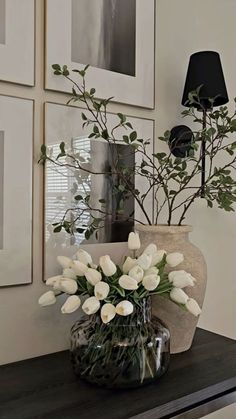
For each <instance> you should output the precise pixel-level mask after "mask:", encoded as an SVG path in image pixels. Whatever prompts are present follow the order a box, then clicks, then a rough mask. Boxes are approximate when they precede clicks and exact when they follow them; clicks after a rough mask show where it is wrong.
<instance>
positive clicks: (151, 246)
mask: <svg viewBox="0 0 236 419" xmlns="http://www.w3.org/2000/svg"><path fill="white" fill-rule="evenodd" d="M156 252H157V247H156V245H155V244H154V243H150V244H149V245H148V246H147V247H146V248H145V249H144V251H143V253H146V254H147V255H153V254H154V253H156Z"/></svg>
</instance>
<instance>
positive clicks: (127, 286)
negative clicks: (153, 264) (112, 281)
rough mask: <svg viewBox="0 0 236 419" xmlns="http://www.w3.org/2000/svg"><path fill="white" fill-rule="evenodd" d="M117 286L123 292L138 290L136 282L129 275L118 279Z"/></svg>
mask: <svg viewBox="0 0 236 419" xmlns="http://www.w3.org/2000/svg"><path fill="white" fill-rule="evenodd" d="M119 285H120V286H121V287H122V288H123V289H124V290H137V289H138V283H137V281H136V280H135V279H133V278H131V277H130V276H129V275H122V276H121V277H120V279H119Z"/></svg>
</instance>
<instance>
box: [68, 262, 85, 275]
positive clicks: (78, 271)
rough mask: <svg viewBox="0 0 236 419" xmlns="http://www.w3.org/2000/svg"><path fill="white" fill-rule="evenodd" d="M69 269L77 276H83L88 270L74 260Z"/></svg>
mask: <svg viewBox="0 0 236 419" xmlns="http://www.w3.org/2000/svg"><path fill="white" fill-rule="evenodd" d="M71 269H72V270H73V271H74V273H75V274H76V275H77V276H84V274H85V272H86V271H87V270H88V267H87V265H85V264H84V263H82V262H80V261H79V260H74V261H73V262H72V265H71Z"/></svg>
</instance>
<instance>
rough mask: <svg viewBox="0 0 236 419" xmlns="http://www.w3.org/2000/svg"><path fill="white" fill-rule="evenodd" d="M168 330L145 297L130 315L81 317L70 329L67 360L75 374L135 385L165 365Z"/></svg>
mask: <svg viewBox="0 0 236 419" xmlns="http://www.w3.org/2000/svg"><path fill="white" fill-rule="evenodd" d="M169 359H170V334H169V331H168V329H167V328H166V327H165V326H164V325H163V323H162V322H161V321H160V320H159V319H158V318H157V317H151V301H150V299H145V300H143V301H142V302H141V305H140V307H139V306H137V307H135V310H134V312H133V314H132V315H130V316H127V317H121V316H116V317H115V318H114V319H113V320H112V321H111V322H110V323H109V324H103V323H102V322H101V320H100V317H99V315H94V316H92V317H89V318H88V317H86V318H82V319H80V320H79V321H77V322H76V323H75V324H74V326H73V327H72V329H71V360H72V365H73V369H74V372H75V374H76V375H78V376H79V377H80V378H82V379H85V380H86V381H89V382H90V383H94V384H98V385H101V386H106V387H110V388H129V387H138V386H142V385H144V384H147V383H150V382H152V381H154V380H156V379H158V378H159V377H160V376H161V375H163V374H164V373H165V371H166V370H167V368H168V365H169Z"/></svg>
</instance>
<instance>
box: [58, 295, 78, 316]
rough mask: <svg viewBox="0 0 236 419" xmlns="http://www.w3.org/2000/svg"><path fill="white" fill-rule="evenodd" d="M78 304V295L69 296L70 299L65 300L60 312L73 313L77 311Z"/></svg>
mask: <svg viewBox="0 0 236 419" xmlns="http://www.w3.org/2000/svg"><path fill="white" fill-rule="evenodd" d="M80 304H81V301H80V298H79V297H78V295H71V296H70V297H68V298H67V300H66V301H65V303H64V304H63V306H62V307H61V312H62V313H63V314H70V313H73V312H74V311H76V310H78V308H79V306H80Z"/></svg>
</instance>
